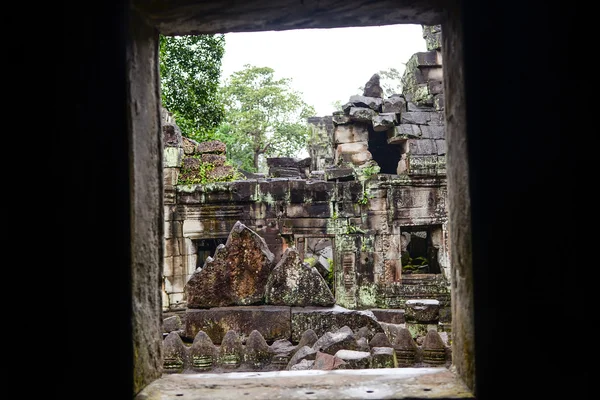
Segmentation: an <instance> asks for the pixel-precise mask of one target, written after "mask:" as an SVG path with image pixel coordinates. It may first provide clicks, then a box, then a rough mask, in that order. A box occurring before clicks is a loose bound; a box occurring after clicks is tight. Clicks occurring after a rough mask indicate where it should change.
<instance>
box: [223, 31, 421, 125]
mask: <svg viewBox="0 0 600 400" xmlns="http://www.w3.org/2000/svg"><path fill="white" fill-rule="evenodd" d="M420 51H427V48H426V45H425V39H423V36H422V28H421V25H405V24H403V25H386V26H377V27H359V28H334V29H303V30H292V31H266V32H243V33H227V34H225V55H224V56H223V59H222V74H221V78H222V79H225V78H227V77H229V76H230V75H231V74H232V73H233V72H236V71H239V70H242V69H243V68H244V64H251V65H254V66H257V67H269V68H272V69H273V70H274V71H275V77H276V78H291V79H292V82H291V85H292V87H294V89H296V90H298V91H300V92H301V93H302V94H303V99H304V101H305V102H306V103H308V104H310V105H312V106H313V107H315V109H316V111H317V115H318V116H325V115H331V113H332V112H333V111H335V108H334V106H333V105H332V104H333V103H334V102H335V101H337V100H339V101H340V102H341V103H342V104H344V103H346V102H347V101H348V99H349V98H350V96H352V95H355V94H362V93H361V92H360V91H359V89H358V88H359V87H363V86H364V85H365V83H366V82H367V81H368V80H369V78H371V76H372V75H373V74H374V73H376V72H378V71H380V70H386V69H388V68H392V67H393V68H396V69H397V70H398V71H400V73H401V74H402V73H403V72H404V64H403V63H406V62H407V61H408V59H409V58H410V56H412V55H413V54H414V53H417V52H420Z"/></svg>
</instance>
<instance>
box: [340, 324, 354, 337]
mask: <svg viewBox="0 0 600 400" xmlns="http://www.w3.org/2000/svg"><path fill="white" fill-rule="evenodd" d="M337 331H338V332H345V333H349V334H351V335H354V332H353V331H352V328H350V327H349V326H348V325H345V326H342V327H341V328H340V329H338V330H337Z"/></svg>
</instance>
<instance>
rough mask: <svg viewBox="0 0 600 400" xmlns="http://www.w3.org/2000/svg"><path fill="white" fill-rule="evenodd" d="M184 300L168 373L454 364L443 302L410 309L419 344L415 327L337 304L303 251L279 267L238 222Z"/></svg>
mask: <svg viewBox="0 0 600 400" xmlns="http://www.w3.org/2000/svg"><path fill="white" fill-rule="evenodd" d="M185 293H186V297H187V310H186V313H185V315H184V319H183V321H182V319H181V317H180V316H179V315H173V316H171V317H168V318H166V319H165V321H164V328H165V339H164V371H165V372H166V373H190V372H201V371H211V372H224V371H231V370H235V371H248V370H257V369H259V370H282V369H287V370H298V369H340V368H350V369H362V368H397V367H407V366H413V367H414V366H439V365H445V366H449V365H450V364H451V357H450V353H449V352H450V350H449V349H450V347H449V345H448V343H447V340H448V337H447V335H444V334H442V335H440V334H439V333H438V332H437V329H436V327H435V324H436V323H437V322H438V320H439V303H438V302H437V301H435V300H429V301H414V300H413V301H412V302H413V303H414V306H412V307H410V306H409V307H408V309H407V310H410V311H409V312H408V313H407V314H406V315H405V318H406V321H407V323H410V324H412V327H413V328H417V330H419V329H420V330H421V331H422V332H423V334H422V335H421V336H420V338H421V340H420V341H419V340H417V341H415V340H414V338H413V335H412V333H411V330H410V329H409V328H407V327H406V325H407V323H385V322H379V321H378V320H377V317H376V316H375V314H374V313H373V312H368V311H360V310H348V309H346V308H343V307H339V306H336V305H335V298H334V296H333V293H332V292H331V290H330V289H329V287H328V286H327V283H326V282H325V279H324V278H323V277H322V276H321V274H320V273H319V272H318V271H317V270H316V268H314V267H311V266H310V265H309V264H308V263H306V262H303V261H302V260H301V259H300V257H299V253H298V251H297V250H296V249H294V248H287V249H286V250H285V252H284V254H283V256H282V257H281V260H279V262H277V263H276V264H275V262H274V255H273V253H271V252H270V251H269V249H268V247H267V245H266V243H265V241H264V240H263V239H262V238H261V237H260V236H258V235H257V234H256V233H255V232H253V231H252V230H251V229H249V228H248V227H246V226H245V225H244V224H242V223H241V222H239V221H238V222H236V224H235V225H234V227H233V229H232V231H231V233H230V235H229V237H228V238H227V242H226V243H225V244H224V245H223V244H221V245H219V246H218V247H217V250H216V251H215V254H214V257H209V258H208V259H207V261H206V262H205V264H204V265H203V266H202V267H200V268H198V269H197V270H196V271H194V273H193V275H192V277H191V278H190V280H189V281H188V282H187V284H186V286H185ZM408 321H410V322H408ZM432 325H433V328H432ZM419 342H420V343H419Z"/></svg>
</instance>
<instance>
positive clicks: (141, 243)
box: [127, 0, 475, 398]
mask: <svg viewBox="0 0 600 400" xmlns="http://www.w3.org/2000/svg"><path fill="white" fill-rule="evenodd" d="M134 3H135V5H134V9H135V12H134V16H133V20H134V21H135V23H136V24H137V25H136V26H135V29H131V30H130V32H129V35H130V36H129V37H130V43H129V47H128V50H127V51H128V67H127V68H128V72H127V75H128V87H129V91H128V96H129V107H128V110H127V112H128V116H129V121H130V125H129V134H130V141H131V147H132V149H133V150H132V151H133V152H134V153H135V154H136V157H135V160H134V161H133V164H134V165H133V166H134V168H132V171H133V172H132V173H133V175H134V178H142V179H133V181H134V182H138V181H139V182H145V185H144V186H140V185H135V184H134V185H132V190H133V194H132V197H133V199H134V200H133V201H134V210H135V212H134V214H135V213H137V214H136V215H140V216H141V217H140V218H138V219H137V220H133V221H132V224H133V234H132V239H131V241H132V252H133V255H132V257H133V264H135V263H138V264H139V263H140V260H141V261H142V262H143V261H144V260H146V259H147V258H152V255H150V256H145V255H144V254H145V253H144V252H143V251H142V250H144V249H147V248H148V245H149V244H152V243H154V242H156V246H157V250H156V252H157V253H158V254H159V255H162V251H161V250H160V240H162V237H163V235H162V233H163V232H162V229H161V227H158V228H157V229H155V230H154V232H152V231H148V230H147V229H145V228H146V225H147V221H146V220H145V219H144V217H147V216H148V215H155V216H157V217H160V216H161V214H162V212H163V210H162V209H161V206H162V201H161V199H159V201H158V203H157V205H154V204H152V202H151V201H148V199H146V201H139V200H138V199H141V198H143V197H144V194H147V193H151V192H149V190H151V189H153V188H154V186H158V187H159V188H160V187H162V185H161V184H160V183H159V182H160V180H161V179H162V171H155V170H154V169H155V167H152V164H153V163H152V162H151V161H153V159H154V157H155V155H154V154H152V152H149V151H148V150H149V148H150V147H152V146H153V145H157V146H156V148H157V149H158V150H157V151H158V155H159V156H161V155H162V149H160V147H159V146H160V139H159V138H158V137H156V138H154V137H149V135H148V132H149V131H150V132H152V131H154V130H155V129H156V132H157V134H159V132H160V111H159V103H160V99H159V98H158V100H157V97H156V96H157V94H158V93H159V91H158V90H157V89H158V88H157V85H158V76H157V74H158V71H157V70H158V67H157V66H158V62H155V63H154V64H153V63H148V60H149V59H150V60H151V59H152V58H154V60H155V61H157V58H158V53H157V47H156V45H157V42H158V34H159V32H162V33H164V34H186V33H184V32H177V30H178V29H180V30H187V31H191V30H192V31H194V33H195V34H197V33H210V32H206V31H202V30H201V29H200V30H198V27H197V26H195V25H194V26H190V22H189V20H188V21H187V22H186V24H184V25H179V26H178V25H177V24H176V23H175V22H174V21H173V20H168V17H167V14H169V13H170V12H171V11H172V10H169V9H168V7H167V8H166V9H160V4H159V7H158V8H156V7H154V8H153V4H152V2H148V4H145V2H143V1H141V0H138V1H134ZM259 3H260V2H259V1H257V2H255V3H254V4H252V5H250V6H248V5H247V4H246V5H245V6H244V7H248V8H249V9H250V10H251V11H255V12H256V10H257V9H259V8H260V7H259V6H260V5H261V4H262V5H263V6H264V4H263V3H260V4H259ZM165 4H166V3H165ZM165 4H162V6H165ZM265 4H266V3H265ZM381 4H384V5H386V6H387V7H391V8H392V10H393V9H394V8H395V7H397V5H396V4H395V3H394V2H392V1H391V0H390V1H382V2H381V3H380V4H377V5H378V6H379V8H381ZM302 5H303V4H302ZM175 6H176V5H175ZM213 6H214V5H213ZM252 6H254V7H256V8H252ZM270 7H271V10H270V11H274V9H277V10H276V11H275V12H274V14H271V15H269V17H270V21H269V22H270V23H269V24H267V25H261V24H260V21H255V22H254V21H249V20H245V21H243V22H240V24H241V25H240V26H244V27H246V28H244V29H238V30H237V31H240V32H242V31H264V30H273V28H277V29H303V28H315V27H323V28H334V27H342V26H361V25H364V26H368V25H381V23H377V21H376V19H377V18H378V17H376V16H375V15H371V16H370V17H371V19H369V18H368V17H365V16H364V15H362V13H363V12H364V11H365V10H364V9H363V10H362V11H361V10H360V9H359V8H357V9H353V10H350V14H348V13H347V14H346V15H344V17H345V19H343V18H342V19H340V18H337V16H333V15H332V14H331V13H328V12H327V10H326V8H325V7H323V8H322V9H321V10H318V11H315V10H312V11H309V12H308V13H307V14H306V15H305V14H303V13H298V14H296V13H293V12H292V13H290V12H289V10H287V8H286V7H285V6H280V5H276V6H270ZM445 7H448V8H445ZM215 8H216V9H219V7H215ZM313 8H314V5H313ZM408 8H409V9H410V10H409V11H401V10H399V11H398V12H397V13H392V14H394V15H393V16H390V15H386V16H385V21H384V22H385V24H394V23H406V24H424V25H433V24H439V23H440V22H441V25H442V30H443V31H444V32H445V33H446V34H445V35H444V37H442V42H443V45H442V53H443V57H444V60H445V66H446V68H444V85H445V93H446V99H445V100H446V105H447V106H446V107H445V109H446V139H447V141H448V149H449V151H448V153H447V157H448V158H447V171H448V173H447V175H448V181H449V186H450V184H453V185H455V186H454V189H453V190H452V191H450V193H449V226H450V230H451V231H452V232H451V236H453V234H456V235H458V236H461V237H463V240H460V241H453V242H452V243H451V254H454V257H453V259H454V260H455V261H454V264H453V270H452V277H453V289H454V290H453V293H452V298H453V301H452V303H453V306H452V307H453V310H452V312H453V318H452V321H453V332H454V333H455V337H454V339H453V354H455V357H454V358H453V368H454V369H455V371H456V373H457V374H458V376H459V377H460V379H462V380H463V382H464V383H465V384H466V386H467V387H469V388H470V389H471V390H474V389H475V365H474V362H475V349H474V321H473V314H474V307H473V306H474V304H473V303H474V301H473V296H472V257H471V252H470V241H471V230H470V221H471V217H470V213H468V212H463V211H461V209H463V208H465V206H466V207H467V209H468V207H469V204H470V202H469V198H468V195H467V194H468V193H469V183H468V173H469V171H468V163H467V157H468V153H467V148H466V140H465V139H466V111H465V105H466V103H465V97H464V95H463V93H464V87H465V81H464V71H463V69H462V59H463V49H462V45H461V43H462V42H463V30H462V26H461V10H460V6H459V5H458V4H456V3H454V2H451V3H448V4H447V5H446V3H441V2H440V3H438V2H435V1H434V2H431V1H428V0H419V1H417V2H414V3H411V5H410V6H409V7H408ZM417 10H419V12H414V11H417ZM425 10H427V11H425ZM180 11H181V10H180ZM311 12H313V13H315V14H317V18H316V20H315V21H313V20H312V18H310V17H311ZM319 12H320V13H321V14H325V16H323V15H320V14H318V13H319ZM216 14H219V13H218V12H216ZM433 14H435V15H437V17H435V18H434V17H432V15H433ZM171 15H172V14H171ZM223 15H224V13H221V14H220V16H221V18H222V20H221V21H220V23H223ZM231 15H232V17H231V18H224V19H225V20H228V21H234V20H235V19H234V16H233V15H235V13H233V14H231ZM349 15H350V17H349ZM379 15H381V18H383V14H381V13H380V14H379ZM398 15H399V16H398ZM194 17H195V18H196V19H198V18H202V17H204V18H206V20H204V21H203V23H204V24H205V26H211V24H212V20H210V18H212V17H211V15H207V16H203V15H199V14H196V15H194ZM161 18H164V19H165V20H167V21H166V22H165V20H161ZM394 18H396V19H395V20H394ZM191 19H192V20H193V19H194V18H191ZM349 20H350V21H351V20H355V21H357V22H358V23H357V24H352V23H349V22H348V21H349ZM432 20H435V22H432ZM340 21H342V22H340ZM361 21H362V22H361ZM379 22H382V21H381V20H379ZM232 23H234V22H232ZM244 24H246V25H244ZM212 26H213V28H212V29H216V28H214V26H220V25H218V24H213V25H212ZM252 28H253V29H252ZM226 31H227V32H229V31H231V30H226ZM174 32H175V33H174ZM213 33H218V31H215V32H213ZM187 34H189V33H187ZM448 71H453V72H452V73H451V74H450V73H448ZM140 104H148V109H149V110H152V109H155V111H156V112H155V113H152V112H150V113H148V112H145V111H148V110H142V111H140V106H139V105H140ZM448 105H449V106H450V107H448ZM154 114H155V115H154ZM448 114H450V117H449V116H448ZM150 136H152V135H150ZM155 142H157V143H155ZM154 161H157V162H160V160H159V159H158V160H154ZM149 177H150V178H155V179H156V182H154V180H152V181H150V182H149V181H148V178H149ZM148 183H150V185H148ZM136 201H137V203H136ZM160 258H161V257H159V259H160ZM148 274H149V275H150V278H151V277H152V275H153V274H157V275H159V274H160V272H159V269H158V268H154V270H152V271H150V272H148ZM144 284H145V282H144V280H141V281H140V282H136V281H134V282H133V286H134V292H135V289H136V286H139V285H144ZM159 295H160V293H158V291H157V293H156V296H159ZM137 300H140V299H137ZM141 300H144V299H141ZM145 301H146V303H147V304H146V303H144V302H142V303H141V304H138V306H139V307H147V308H148V312H147V314H148V315H151V314H152V313H155V314H157V315H160V312H159V310H158V309H154V308H153V304H152V302H153V299H148V300H145ZM154 323H155V324H158V325H160V321H158V320H157V321H155V322H154ZM158 325H157V327H158ZM155 329H156V327H155V326H154V325H153V322H151V321H142V322H141V323H140V326H134V333H133V340H134V341H137V340H138V339H140V338H141V341H142V343H141V344H144V343H145V344H150V343H148V342H147V341H148V337H149V336H144V337H142V336H143V335H142V336H140V333H141V332H148V331H150V332H152V331H153V330H155ZM456 346H458V347H456ZM142 347H144V346H142ZM144 357H145V354H142V355H140V359H144ZM138 369H141V371H138V372H137V373H136V376H139V374H140V373H142V374H143V373H144V372H143V370H144V369H147V370H148V373H146V377H149V378H150V381H151V380H152V379H157V378H158V377H159V375H157V374H156V373H155V372H153V371H152V369H153V367H152V366H150V367H148V366H147V365H143V364H137V363H136V364H135V365H134V371H137V370H138ZM159 374H160V372H159ZM152 376H154V378H152ZM148 383H149V381H148V380H142V381H139V382H138V385H142V387H143V386H145V385H147V384H148ZM137 389H140V387H139V386H138V387H137ZM424 398H426V397H424Z"/></svg>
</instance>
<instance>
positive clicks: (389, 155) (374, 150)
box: [368, 126, 402, 174]
mask: <svg viewBox="0 0 600 400" xmlns="http://www.w3.org/2000/svg"><path fill="white" fill-rule="evenodd" d="M368 145H369V152H371V155H372V156H373V161H375V162H376V163H377V165H379V168H381V170H380V171H379V173H380V174H396V173H397V170H398V162H399V161H400V155H401V154H402V146H398V145H394V144H388V142H387V132H375V131H374V130H373V127H372V126H370V127H369V143H368Z"/></svg>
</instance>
